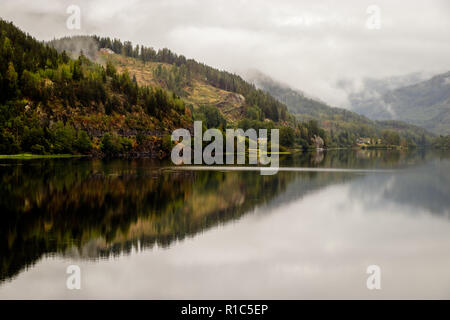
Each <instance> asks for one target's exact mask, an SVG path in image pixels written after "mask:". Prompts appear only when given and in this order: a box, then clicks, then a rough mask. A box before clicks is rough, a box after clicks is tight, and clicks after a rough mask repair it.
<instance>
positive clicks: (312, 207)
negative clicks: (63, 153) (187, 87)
mask: <svg viewBox="0 0 450 320" xmlns="http://www.w3.org/2000/svg"><path fill="white" fill-rule="evenodd" d="M281 166H282V167H283V170H281V171H280V172H278V173H277V174H276V175H270V176H264V175H260V173H259V172H258V171H246V170H221V169H217V170H216V169H214V168H210V169H208V170H196V169H195V168H194V169H190V170H180V169H179V168H177V167H173V166H170V165H169V163H167V162H158V161H155V160H145V159H140V160H111V161H102V160H91V159H46V160H22V161H21V160H0V179H1V185H0V212H1V218H2V222H1V224H0V230H1V232H0V265H1V269H0V298H1V299H16V298H19V299H25V298H26V299H47V298H49V299H100V298H112V299H116V298H118V299H123V298H124V299H197V298H198V299H315V298H320V299H331V298H338V299H348V298H362V299H391V298H406V299H417V298H424V299H428V298H437V299H441V298H445V299H448V298H450V219H449V213H450V153H448V152H438V151H423V150H413V151H408V152H404V151H403V152H402V151H389V150H373V151H365V150H335V151H327V152H312V153H305V154H294V155H286V156H283V157H282V159H281ZM299 168H301V170H299ZM329 169H344V170H329ZM70 265H78V266H79V267H80V271H81V289H80V290H69V289H68V288H67V286H66V281H67V278H68V277H69V274H67V273H66V271H67V267H68V266H70ZM371 265H376V266H378V267H379V270H380V284H381V288H380V289H373V290H369V289H368V287H367V285H366V282H367V279H368V277H369V276H370V274H368V273H367V268H368V266H371Z"/></svg>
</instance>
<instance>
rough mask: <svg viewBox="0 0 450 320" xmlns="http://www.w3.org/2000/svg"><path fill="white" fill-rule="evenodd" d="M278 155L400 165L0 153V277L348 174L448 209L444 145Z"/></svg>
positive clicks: (385, 193)
mask: <svg viewBox="0 0 450 320" xmlns="http://www.w3.org/2000/svg"><path fill="white" fill-rule="evenodd" d="M281 165H282V166H285V167H305V168H343V169H390V170H398V169H402V170H398V172H395V173H382V172H380V173H377V172H373V173H370V172H366V173H364V172H353V173H352V172H347V171H342V172H284V171H280V172H279V173H278V174H276V175H270V176H264V175H260V174H259V173H258V172H247V171H232V172H226V171H217V170H215V171H191V170H178V169H177V168H173V170H166V169H164V168H166V167H167V163H159V162H154V161H151V160H113V161H100V160H87V159H69V160H67V159H64V160H36V161H35V160H30V161H6V160H3V161H2V163H1V165H0V179H1V185H0V189H1V190H0V212H1V213H2V223H1V224H0V229H1V230H0V261H1V269H0V280H12V279H14V277H15V276H17V275H18V274H20V273H21V272H22V271H24V270H25V269H27V268H32V267H33V265H34V264H35V263H36V262H37V261H38V260H39V259H40V258H42V257H48V256H61V257H65V258H68V259H93V260H96V259H102V258H104V259H107V258H108V257H111V256H118V255H123V254H129V253H130V252H131V251H132V250H133V249H139V250H141V251H142V250H151V248H152V247H153V246H155V245H157V246H158V247H163V248H170V246H171V244H172V243H174V242H179V241H181V240H183V239H185V238H186V237H195V235H196V234H198V233H201V232H204V231H206V230H208V229H211V228H214V227H216V226H220V225H224V224H226V223H228V222H230V221H233V220H237V219H239V218H241V217H242V216H243V215H245V214H248V213H252V212H255V210H256V209H257V208H264V210H260V211H261V212H263V213H266V214H267V213H269V214H270V212H271V210H272V209H274V208H277V207H279V206H281V205H286V204H289V203H290V202H294V201H298V200H299V199H301V198H302V197H304V196H305V195H307V194H311V193H312V192H314V191H316V190H320V189H322V188H325V187H327V186H330V185H333V184H344V183H350V182H351V184H350V185H349V187H350V190H351V194H352V196H353V197H355V199H360V200H363V201H368V202H370V203H369V205H370V206H375V207H376V206H382V205H385V204H386V202H393V203H397V204H405V205H410V206H411V205H412V206H415V207H416V208H417V207H422V208H424V209H426V210H427V211H429V212H431V213H432V214H435V215H438V216H443V217H446V219H448V217H447V216H448V208H450V170H449V169H450V165H449V162H448V154H446V153H432V152H422V151H414V152H399V151H361V150H359V151H348V150H345V151H329V152H323V153H308V154H301V155H290V156H286V157H285V158H283V159H281ZM324 201H326V199H324ZM261 214H262V213H261ZM0 286H1V285H0Z"/></svg>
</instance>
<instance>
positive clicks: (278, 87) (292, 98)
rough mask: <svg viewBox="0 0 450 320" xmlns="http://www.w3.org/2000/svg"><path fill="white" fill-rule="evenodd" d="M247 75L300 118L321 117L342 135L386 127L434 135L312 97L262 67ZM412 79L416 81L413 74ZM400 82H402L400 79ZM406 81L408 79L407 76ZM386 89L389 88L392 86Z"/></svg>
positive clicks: (409, 133) (421, 136) (425, 136)
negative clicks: (274, 77)
mask: <svg viewBox="0 0 450 320" xmlns="http://www.w3.org/2000/svg"><path fill="white" fill-rule="evenodd" d="M246 79H247V80H248V81H250V82H252V83H254V84H255V86H256V87H257V88H259V89H261V90H264V91H266V92H267V93H269V94H270V95H271V96H273V97H275V98H276V99H277V100H279V101H280V102H282V103H283V104H285V105H286V106H287V108H288V111H289V112H290V113H291V114H293V115H294V116H295V117H296V118H297V119H298V120H300V121H309V120H317V121H319V124H320V126H321V127H323V128H325V129H327V130H329V131H330V132H331V131H333V132H334V134H336V135H339V136H341V135H351V134H356V135H359V136H369V135H371V134H373V133H376V134H378V135H379V134H380V133H381V132H382V131H383V130H395V131H398V132H399V133H400V134H401V135H402V136H403V137H404V138H406V139H407V138H410V139H412V140H414V141H418V140H421V139H423V140H424V139H431V135H430V133H429V132H428V131H427V130H425V129H423V128H421V127H418V126H416V125H413V124H409V123H406V122H403V121H398V120H392V119H386V120H383V121H374V120H371V119H369V118H368V117H366V116H365V115H361V114H359V113H356V112H353V111H350V110H347V109H343V108H336V107H331V106H329V105H327V104H326V103H325V102H321V101H319V100H317V99H315V98H311V97H308V96H307V95H306V94H305V93H303V92H302V91H300V90H296V89H293V88H291V87H289V86H288V85H286V84H283V83H281V82H279V81H277V80H274V79H272V78H271V77H270V76H268V75H266V74H263V73H261V72H259V71H255V70H252V71H251V72H248V73H247V76H246ZM416 80H417V79H416ZM409 81H413V78H411V79H410V80H409ZM417 81H420V80H417ZM396 83H397V84H398V83H399V80H397V81H396ZM402 83H404V80H403V82H402ZM393 85H394V82H391V86H393ZM381 87H382V86H381V84H379V88H380V90H381ZM385 90H386V91H388V89H385ZM341 140H342V139H341Z"/></svg>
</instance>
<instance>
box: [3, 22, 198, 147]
mask: <svg viewBox="0 0 450 320" xmlns="http://www.w3.org/2000/svg"><path fill="white" fill-rule="evenodd" d="M0 88H1V91H0V92H1V95H0V153H1V154H12V153H19V152H32V153H82V154H86V153H102V154H111V155H112V154H121V153H129V152H144V153H155V152H158V151H167V150H164V144H165V143H166V142H165V141H164V137H165V134H169V133H170V130H172V129H174V128H176V127H180V126H181V127H187V126H189V125H190V123H191V122H192V116H191V112H190V110H189V109H188V108H186V106H185V104H184V102H183V100H181V99H179V98H178V97H176V95H175V94H173V93H170V92H168V91H166V90H163V89H161V88H158V87H148V86H138V85H137V83H136V81H133V80H132V79H131V78H130V76H129V74H128V73H126V72H123V73H121V74H119V73H117V72H116V70H115V69H114V68H113V67H112V66H109V67H107V68H105V67H103V66H102V65H100V64H96V63H93V62H91V61H90V60H89V59H87V58H86V57H85V56H84V55H81V56H80V57H79V58H78V59H71V58H70V57H69V56H68V55H67V54H66V53H65V52H62V53H58V52H57V50H55V49H53V48H52V47H50V46H48V45H44V44H43V43H41V42H38V41H36V40H35V39H34V38H32V37H31V36H29V35H26V34H24V33H23V32H22V31H20V30H19V29H17V28H16V27H15V26H14V25H13V24H12V23H7V22H5V21H3V20H0Z"/></svg>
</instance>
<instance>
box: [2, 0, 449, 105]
mask: <svg viewBox="0 0 450 320" xmlns="http://www.w3.org/2000/svg"><path fill="white" fill-rule="evenodd" d="M70 5H77V6H79V7H80V9H81V29H80V30H69V29H68V28H67V26H66V20H67V18H68V17H69V15H70V14H67V13H66V10H67V8H68V7H69V6H70ZM370 5H375V6H377V7H378V8H379V9H380V23H381V24H380V28H379V29H369V28H368V27H367V22H368V19H370V20H369V22H373V21H375V24H374V23H369V25H370V26H372V27H373V26H375V25H376V16H375V15H376V13H374V11H371V12H369V13H367V9H368V7H369V6H370ZM0 8H1V9H0V16H1V17H2V18H3V19H6V20H11V21H13V22H14V23H15V24H16V25H18V26H19V27H20V28H22V29H23V30H24V31H26V32H29V33H30V34H32V35H33V36H35V37H36V38H38V39H39V40H50V39H53V38H57V37H61V36H64V35H73V34H98V35H104V36H110V37H118V38H120V39H122V40H131V41H132V42H133V43H139V44H144V45H147V46H153V47H155V48H161V47H168V48H170V49H171V50H173V51H175V52H176V53H179V54H184V55H185V56H186V57H189V58H194V59H196V60H198V61H201V62H205V63H207V64H209V65H211V66H214V67H217V68H220V69H226V70H229V71H232V72H237V73H239V74H244V73H245V72H246V71H247V70H249V69H258V70H260V71H262V72H264V73H266V74H268V75H270V76H272V77H273V78H275V79H277V80H280V81H283V82H285V83H287V84H289V85H290V86H292V87H293V88H296V89H300V90H302V91H304V92H306V93H307V94H309V95H312V96H314V97H318V98H320V99H322V100H324V101H326V102H328V103H330V104H332V105H334V106H342V107H345V106H346V92H345V91H343V90H342V89H341V88H338V86H337V82H338V81H339V80H342V79H346V80H350V81H352V82H354V83H355V84H358V83H360V81H361V79H363V78H364V77H375V78H379V77H387V76H393V75H403V74H408V73H412V72H417V71H419V72H427V73H440V72H446V71H449V70H450V1H447V0H427V1H425V0H409V1H404V0H374V1H365V0H347V1H344V0H343V1H332V0H326V1H320V0H308V1H298V0H297V1H296V0H277V1H275V0H271V1H268V0H150V1H149V0H124V1H122V0H97V1H92V0H89V1H88V0H69V1H65V0H39V1H31V0H28V1H25V0H0ZM374 18H375V20H373V19H374Z"/></svg>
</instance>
